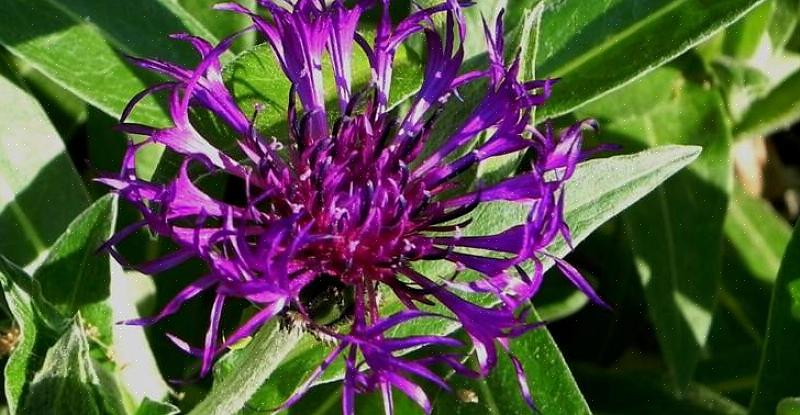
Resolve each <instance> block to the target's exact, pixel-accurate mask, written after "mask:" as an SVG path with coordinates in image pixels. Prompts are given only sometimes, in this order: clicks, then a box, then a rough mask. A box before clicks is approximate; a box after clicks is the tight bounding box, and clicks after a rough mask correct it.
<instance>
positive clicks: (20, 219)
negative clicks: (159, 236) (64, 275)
mask: <svg viewBox="0 0 800 415" xmlns="http://www.w3.org/2000/svg"><path fill="white" fill-rule="evenodd" d="M0 19H2V18H0ZM0 27H2V24H0ZM2 30H3V29H1V28H0V31H2ZM0 65H2V62H0ZM16 81H17V82H18V83H19V82H21V81H19V80H16ZM0 107H2V108H3V111H2V112H0V125H2V126H3V128H2V129H0V235H4V237H3V238H0V253H2V254H3V255H5V256H7V257H8V258H9V259H10V260H12V261H13V262H15V263H18V264H20V265H30V264H32V263H33V262H36V261H37V260H39V261H40V260H41V258H43V257H44V255H45V254H46V252H47V250H48V248H49V247H50V246H51V245H52V244H53V242H55V240H56V238H58V236H59V235H61V233H62V232H63V231H64V229H65V228H66V227H67V225H68V224H69V223H70V221H71V220H72V219H73V218H74V217H75V216H76V215H78V214H79V213H80V212H81V211H82V210H83V209H84V208H85V207H86V206H88V204H89V197H88V195H87V193H86V190H85V189H84V187H83V184H82V183H81V180H80V177H79V176H78V173H77V172H76V171H75V167H73V165H72V162H71V161H70V159H69V156H68V155H67V152H66V148H65V147H64V143H63V142H62V141H61V139H60V138H59V137H58V133H56V131H55V129H54V128H53V126H52V125H51V124H50V122H49V121H48V119H47V116H46V115H45V112H44V110H43V109H42V108H41V107H40V106H39V104H38V103H37V102H36V100H35V99H34V98H33V97H31V96H30V95H29V94H28V93H27V91H25V90H24V89H23V87H20V86H19V85H18V84H17V83H14V82H12V80H9V79H7V78H4V77H2V76H0Z"/></svg>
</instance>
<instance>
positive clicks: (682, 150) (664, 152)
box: [215, 146, 700, 409]
mask: <svg viewBox="0 0 800 415" xmlns="http://www.w3.org/2000/svg"><path fill="white" fill-rule="evenodd" d="M699 153H700V149H699V148H698V147H692V146H664V147H659V148H655V149H651V150H647V151H644V152H641V153H638V154H633V155H625V156H617V157H611V158H607V159H597V160H591V161H588V162H585V163H582V164H580V165H579V166H578V169H577V170H576V172H575V175H574V176H573V179H572V181H571V182H569V183H568V184H567V187H566V192H567V194H566V196H565V197H566V204H567V208H566V220H567V223H568V224H570V227H571V229H572V236H573V241H574V243H575V244H578V243H580V242H581V241H583V240H584V239H585V238H586V237H587V236H588V235H589V234H590V233H591V232H593V231H594V230H595V229H596V228H597V227H599V226H600V225H601V224H602V223H604V222H606V221H607V220H609V219H610V218H612V217H614V216H615V215H617V214H619V213H620V212H621V211H622V210H624V209H625V208H627V207H628V206H630V205H631V204H633V203H634V202H636V201H637V200H639V199H640V198H642V197H643V196H644V195H646V194H647V193H649V192H650V191H652V190H653V189H655V188H656V187H657V186H658V185H659V184H660V183H662V182H663V181H664V180H666V179H667V178H668V177H670V176H671V175H673V174H674V173H675V172H677V171H678V170H680V169H681V168H683V167H685V166H686V165H687V164H689V163H691V162H692V161H693V160H694V159H695V158H697V156H698V154H699ZM498 209H499V210H498ZM526 213H527V210H526V209H524V208H519V205H517V204H502V203H499V204H494V203H490V204H485V205H482V206H480V207H479V208H478V209H477V213H476V215H477V216H476V218H475V221H474V222H473V224H474V225H473V226H475V227H478V228H477V229H471V228H472V226H470V227H468V228H466V229H465V234H466V232H470V233H474V234H488V233H489V232H491V231H495V232H497V231H499V230H503V229H506V228H508V227H510V226H513V225H516V224H518V223H519V222H520V221H522V220H524V218H525V214H526ZM550 252H551V253H552V254H554V255H557V256H559V257H561V256H564V255H566V254H567V253H568V252H569V247H568V246H567V244H566V243H565V242H563V241H560V242H558V243H555V244H554V245H553V246H551V247H550ZM440 264H443V263H440V262H431V263H430V266H429V267H428V268H427V271H426V273H427V274H428V275H432V276H435V275H445V274H447V273H448V270H449V265H447V264H444V265H440ZM549 265H550V264H547V266H549ZM478 300H480V299H478ZM485 300H486V299H484V300H483V302H484V303H486V301H485ZM476 301H477V300H476ZM399 307H400V305H399V304H398V302H397V301H396V300H395V299H393V298H392V297H390V296H389V295H387V298H386V301H385V303H384V308H385V309H386V310H393V309H394V310H396V309H398V308H399ZM425 323H427V324H425ZM425 323H419V324H407V325H404V326H403V327H402V328H401V329H400V330H403V332H406V331H413V332H424V333H426V334H448V333H452V332H453V331H454V330H455V329H456V328H457V327H456V326H455V325H453V324H448V323H442V322H438V321H428V322H425ZM420 324H425V325H424V326H421V325H420ZM545 330H546V329H542V331H543V332H544V331H545ZM392 334H393V335H399V334H400V331H399V330H397V331H395V332H394V333H392ZM542 336H545V335H544V334H537V335H535V337H534V339H536V341H537V342H538V341H543V340H544V339H545V338H544V337H542ZM547 336H548V337H549V335H547ZM543 344H546V342H545V343H543ZM251 347H253V346H248V347H246V348H244V349H243V350H241V351H234V352H229V353H228V356H227V357H226V358H224V359H222V360H221V362H220V363H221V364H220V363H218V364H217V366H216V367H215V375H222V376H229V374H235V373H236V370H235V369H234V368H233V367H231V365H229V364H227V363H226V360H228V361H229V362H234V364H236V363H235V362H240V363H238V364H239V365H246V364H247V362H251V361H253V360H259V361H262V360H264V361H271V359H272V358H271V357H267V356H266V355H264V356H261V357H259V355H256V354H252V353H250V352H247V351H248V350H249V349H250V348H251ZM543 347H545V346H543ZM328 350H329V349H328V346H326V345H325V344H323V343H321V342H320V341H318V340H317V339H315V338H314V337H313V336H311V335H305V336H303V337H302V338H301V339H300V340H299V341H298V344H297V345H296V346H295V347H294V349H293V350H292V351H291V353H289V354H288V355H286V357H285V359H284V361H283V363H282V364H281V365H280V366H279V367H278V368H277V369H275V371H274V373H272V378H273V379H279V380H280V381H279V382H274V381H267V383H265V384H264V385H263V387H262V388H261V390H259V391H258V392H257V393H256V394H255V395H253V397H252V400H251V406H252V407H253V408H256V409H259V408H260V409H269V408H275V407H276V406H278V405H280V403H282V402H283V401H284V400H285V399H286V398H287V397H288V396H289V395H290V394H291V393H292V392H293V391H294V389H295V388H296V387H297V386H299V385H300V384H301V383H302V382H303V381H304V380H305V377H306V376H307V374H308V373H310V371H311V370H313V369H314V368H316V367H317V366H318V365H319V363H320V362H321V360H322V359H323V358H324V356H325V355H326V354H327V352H328ZM244 353H248V354H247V355H246V356H247V357H242V356H243V355H244ZM520 355H522V353H521V352H520ZM551 361H552V360H551ZM341 377H342V366H341V365H337V364H334V365H332V367H331V368H330V369H329V371H328V373H327V375H326V376H325V377H324V378H323V380H322V381H323V382H332V381H335V380H338V379H341ZM223 379H224V378H223Z"/></svg>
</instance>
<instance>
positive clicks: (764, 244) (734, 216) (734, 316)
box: [696, 188, 791, 401]
mask: <svg viewBox="0 0 800 415" xmlns="http://www.w3.org/2000/svg"><path fill="white" fill-rule="evenodd" d="M724 231H725V239H726V243H725V245H724V249H723V272H722V284H721V286H720V288H719V294H718V305H717V307H716V308H715V310H714V317H713V319H712V321H713V323H712V327H711V332H710V334H709V339H708V343H707V345H706V350H705V353H704V355H705V356H704V359H703V360H702V361H701V362H700V364H699V365H698V370H697V373H696V380H697V381H698V382H702V383H703V384H705V385H707V386H709V387H712V388H714V389H716V390H718V391H720V392H723V393H725V394H726V395H727V396H729V397H732V398H734V399H737V400H739V401H748V400H749V399H750V397H751V396H752V392H753V389H754V388H755V383H756V375H757V374H758V365H759V356H760V354H761V348H762V346H763V343H764V337H765V332H766V322H767V313H768V312H769V302H770V296H771V293H772V287H773V283H774V281H775V276H776V275H777V274H778V267H779V266H780V260H781V257H782V256H783V253H784V251H785V250H786V246H787V245H788V243H789V238H790V236H791V229H790V228H789V226H788V224H787V223H786V221H785V220H784V219H783V218H781V217H780V216H779V215H778V213H777V212H775V210H774V209H773V208H772V207H771V206H769V204H768V203H767V202H766V201H764V200H761V199H757V198H754V197H752V196H749V195H747V194H746V193H744V191H743V190H742V189H741V188H739V189H737V191H736V192H734V195H733V198H732V199H731V204H730V206H729V209H728V215H727V216H726V217H725V227H724Z"/></svg>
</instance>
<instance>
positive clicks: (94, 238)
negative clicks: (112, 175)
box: [33, 195, 117, 344]
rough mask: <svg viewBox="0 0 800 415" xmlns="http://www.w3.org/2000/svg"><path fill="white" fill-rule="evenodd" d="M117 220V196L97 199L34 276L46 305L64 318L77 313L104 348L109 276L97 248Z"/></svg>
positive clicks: (107, 332)
mask: <svg viewBox="0 0 800 415" xmlns="http://www.w3.org/2000/svg"><path fill="white" fill-rule="evenodd" d="M116 216H117V199H116V196H113V195H107V196H105V197H103V198H101V199H99V200H98V201H97V202H95V203H94V204H93V205H92V206H90V207H89V208H88V209H86V210H85V211H84V212H83V213H81V214H80V216H78V217H77V218H76V219H75V220H74V221H73V222H72V223H71V224H70V225H69V226H68V227H67V230H66V231H65V232H64V234H63V235H61V237H60V238H58V240H57V241H56V243H55V244H53V248H52V249H51V250H50V254H49V255H48V256H47V259H46V260H45V261H44V263H43V264H42V265H41V266H40V267H39V268H38V269H37V270H36V273H34V274H33V278H34V279H35V280H36V281H38V282H39V284H40V285H41V287H42V294H43V296H44V298H45V299H46V300H47V301H49V302H50V303H51V304H53V305H54V306H55V307H56V309H58V311H59V312H60V313H61V314H62V315H64V316H73V315H75V314H77V313H78V312H80V313H81V315H82V317H83V319H84V320H85V321H86V322H87V323H89V324H91V325H92V326H94V327H96V328H97V329H98V330H99V335H100V340H102V341H103V343H105V344H110V343H111V326H112V324H113V322H112V318H111V308H110V306H109V305H108V304H107V303H106V300H107V299H108V298H109V295H110V284H111V276H110V266H109V258H108V254H106V253H105V252H98V248H100V246H101V245H102V244H103V242H105V241H106V240H107V239H108V238H110V237H111V234H112V233H113V231H114V223H115V221H116Z"/></svg>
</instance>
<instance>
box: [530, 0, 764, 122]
mask: <svg viewBox="0 0 800 415" xmlns="http://www.w3.org/2000/svg"><path fill="white" fill-rule="evenodd" d="M760 3H761V1H760V0H714V1H702V2H696V1H686V0H654V1H646V2H644V1H640V0H609V1H591V2H587V1H585V0H566V1H554V2H547V8H546V10H545V14H544V16H543V17H542V22H543V23H542V34H541V38H542V44H541V46H540V48H539V57H538V59H537V62H538V64H539V67H538V71H539V74H540V75H543V76H550V77H558V78H562V79H563V81H562V82H561V83H559V84H558V86H557V87H556V88H554V89H553V97H552V100H551V101H550V102H549V103H548V105H547V106H545V107H543V108H542V109H541V111H539V115H540V116H544V117H552V116H556V115H560V114H565V113H567V112H569V111H571V110H573V109H575V108H578V107H580V106H582V105H584V104H586V103H588V102H589V101H591V100H593V99H596V98H599V97H601V96H603V95H605V94H607V93H609V92H611V91H613V90H615V89H617V88H620V87H622V86H623V85H625V84H627V83H629V82H631V81H633V80H635V79H637V78H639V77H641V76H643V75H644V74H646V73H647V72H649V71H651V70H653V69H655V68H657V67H659V66H661V65H663V64H664V63H666V62H668V61H670V60H672V59H673V58H675V57H677V56H679V55H681V54H682V53H683V52H685V51H687V50H689V49H690V48H691V47H693V46H695V45H697V44H699V43H700V42H702V41H703V40H705V39H707V38H708V37H710V36H711V35H712V34H714V33H715V32H716V31H718V30H720V29H722V28H724V27H725V26H727V25H729V24H731V23H732V22H734V21H736V19H738V18H740V17H741V16H743V15H744V14H745V13H747V12H748V11H749V10H750V9H751V8H753V7H755V6H756V5H758V4H760ZM676 22H680V24H676Z"/></svg>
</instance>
